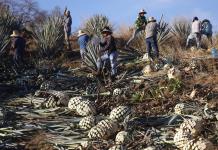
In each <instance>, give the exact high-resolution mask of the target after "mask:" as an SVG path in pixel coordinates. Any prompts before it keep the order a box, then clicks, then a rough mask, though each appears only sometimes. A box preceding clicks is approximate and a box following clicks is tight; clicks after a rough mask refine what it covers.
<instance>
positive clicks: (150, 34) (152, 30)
mask: <svg viewBox="0 0 218 150" xmlns="http://www.w3.org/2000/svg"><path fill="white" fill-rule="evenodd" d="M145 33H146V49H147V52H148V56H149V58H151V59H152V60H155V59H157V60H158V59H159V49H158V44H157V33H158V24H157V23H156V20H155V19H154V17H149V19H148V24H147V25H146V28H145ZM152 49H153V52H152Z"/></svg>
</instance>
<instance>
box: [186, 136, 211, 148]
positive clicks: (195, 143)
mask: <svg viewBox="0 0 218 150" xmlns="http://www.w3.org/2000/svg"><path fill="white" fill-rule="evenodd" d="M214 149H215V148H214V146H213V144H212V143H211V142H210V141H208V140H207V139H203V138H196V139H193V140H190V141H189V142H188V143H186V144H185V145H184V147H183V149H182V150H214Z"/></svg>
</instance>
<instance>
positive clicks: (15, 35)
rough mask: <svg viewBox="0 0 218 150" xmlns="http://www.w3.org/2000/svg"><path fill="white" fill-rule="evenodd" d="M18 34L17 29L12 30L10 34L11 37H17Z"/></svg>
mask: <svg viewBox="0 0 218 150" xmlns="http://www.w3.org/2000/svg"><path fill="white" fill-rule="evenodd" d="M17 36H20V35H19V32H18V31H17V30H14V31H13V33H12V34H11V37H17Z"/></svg>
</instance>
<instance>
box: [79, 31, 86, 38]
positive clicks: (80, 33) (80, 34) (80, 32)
mask: <svg viewBox="0 0 218 150" xmlns="http://www.w3.org/2000/svg"><path fill="white" fill-rule="evenodd" d="M85 34H86V33H85V32H83V31H82V30H79V32H78V37H80V36H82V35H85Z"/></svg>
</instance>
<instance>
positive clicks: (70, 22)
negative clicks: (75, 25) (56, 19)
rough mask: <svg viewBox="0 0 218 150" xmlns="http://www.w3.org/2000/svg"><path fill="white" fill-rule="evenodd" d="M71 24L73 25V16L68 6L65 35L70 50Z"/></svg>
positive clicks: (65, 12)
mask: <svg viewBox="0 0 218 150" xmlns="http://www.w3.org/2000/svg"><path fill="white" fill-rule="evenodd" d="M71 25H72V18H71V15H70V11H69V10H67V7H66V8H65V11H64V36H65V41H66V43H67V49H68V50H71V44H70V34H71Z"/></svg>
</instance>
